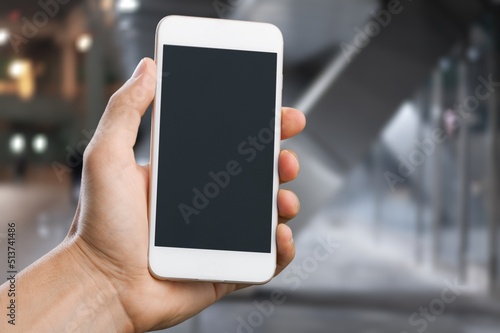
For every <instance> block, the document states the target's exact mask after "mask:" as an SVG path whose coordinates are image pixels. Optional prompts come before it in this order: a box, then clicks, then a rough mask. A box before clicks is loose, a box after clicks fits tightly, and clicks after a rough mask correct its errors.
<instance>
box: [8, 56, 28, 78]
mask: <svg viewBox="0 0 500 333" xmlns="http://www.w3.org/2000/svg"><path fill="white" fill-rule="evenodd" d="M26 67H27V66H26V60H14V61H12V62H11V63H10V65H9V68H8V72H9V75H10V76H11V77H12V78H13V79H17V78H19V77H21V75H23V74H24V73H25V71H26Z"/></svg>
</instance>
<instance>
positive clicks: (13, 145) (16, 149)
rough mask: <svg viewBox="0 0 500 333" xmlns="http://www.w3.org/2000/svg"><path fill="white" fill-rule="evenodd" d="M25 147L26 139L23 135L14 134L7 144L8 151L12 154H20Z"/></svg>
mask: <svg viewBox="0 0 500 333" xmlns="http://www.w3.org/2000/svg"><path fill="white" fill-rule="evenodd" d="M25 147H26V139H25V138H24V135H22V134H19V133H16V134H14V135H12V137H11V138H10V142H9V148H10V151H11V152H13V153H14V154H21V153H22V152H23V151H24V148H25Z"/></svg>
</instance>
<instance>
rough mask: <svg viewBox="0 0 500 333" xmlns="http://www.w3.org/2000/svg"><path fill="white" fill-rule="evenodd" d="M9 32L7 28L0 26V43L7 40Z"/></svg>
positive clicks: (4, 42) (2, 43)
mask: <svg viewBox="0 0 500 333" xmlns="http://www.w3.org/2000/svg"><path fill="white" fill-rule="evenodd" d="M9 38H10V32H9V29H7V28H0V45H5V44H7V42H8V41H9Z"/></svg>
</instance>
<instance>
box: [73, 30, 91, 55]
mask: <svg viewBox="0 0 500 333" xmlns="http://www.w3.org/2000/svg"><path fill="white" fill-rule="evenodd" d="M91 47H92V36H91V35H90V34H82V35H80V37H78V39H77V40H76V49H77V50H78V51H80V52H87V51H88V50H90V48H91Z"/></svg>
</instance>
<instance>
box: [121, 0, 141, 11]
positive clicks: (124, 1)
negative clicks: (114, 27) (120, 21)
mask: <svg viewBox="0 0 500 333" xmlns="http://www.w3.org/2000/svg"><path fill="white" fill-rule="evenodd" d="M139 6H140V3H139V0H118V2H117V3H116V9H117V10H118V11H119V12H121V13H133V12H135V11H137V10H138V9H139Z"/></svg>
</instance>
